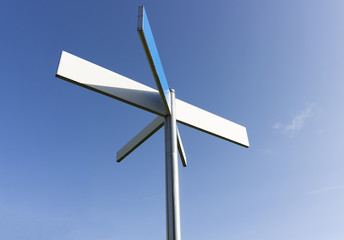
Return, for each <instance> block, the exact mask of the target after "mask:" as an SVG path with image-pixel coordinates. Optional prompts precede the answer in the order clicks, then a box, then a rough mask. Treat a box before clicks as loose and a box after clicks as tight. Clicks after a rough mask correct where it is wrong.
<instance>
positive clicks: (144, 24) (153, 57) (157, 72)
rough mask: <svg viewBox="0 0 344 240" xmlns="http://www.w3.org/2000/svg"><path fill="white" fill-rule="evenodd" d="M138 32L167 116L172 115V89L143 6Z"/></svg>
mask: <svg viewBox="0 0 344 240" xmlns="http://www.w3.org/2000/svg"><path fill="white" fill-rule="evenodd" d="M137 32H138V34H139V36H140V40H141V43H142V46H143V49H144V50H145V53H146V56H147V59H148V62H149V66H150V68H151V70H152V73H153V76H154V80H155V84H156V86H157V87H158V90H159V93H160V96H161V99H162V102H163V104H164V107H165V111H166V113H167V115H169V114H171V109H170V108H171V107H170V105H171V103H170V88H169V87H168V84H167V80H166V76H165V72H164V69H163V67H162V64H161V60H160V57H159V53H158V49H157V47H156V44H155V40H154V37H153V33H152V30H151V27H150V25H149V21H148V17H147V14H146V11H145V8H144V7H143V6H140V7H139V15H138V24H137Z"/></svg>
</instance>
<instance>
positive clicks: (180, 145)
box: [177, 127, 188, 167]
mask: <svg viewBox="0 0 344 240" xmlns="http://www.w3.org/2000/svg"><path fill="white" fill-rule="evenodd" d="M177 147H178V152H179V156H180V160H181V162H182V164H183V167H186V166H187V165H188V164H187V162H186V155H185V151H184V147H183V142H182V138H181V137H180V134H179V130H178V127H177Z"/></svg>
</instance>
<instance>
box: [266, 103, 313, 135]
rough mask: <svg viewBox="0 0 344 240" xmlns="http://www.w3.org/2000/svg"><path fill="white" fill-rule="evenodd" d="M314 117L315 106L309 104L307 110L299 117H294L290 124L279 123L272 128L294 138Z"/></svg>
mask: <svg viewBox="0 0 344 240" xmlns="http://www.w3.org/2000/svg"><path fill="white" fill-rule="evenodd" d="M314 115H315V114H314V105H310V104H308V105H307V106H306V108H304V109H303V110H302V111H301V112H300V113H299V114H298V115H296V116H294V117H293V118H292V120H291V121H290V122H289V123H287V124H282V123H280V122H277V123H275V124H274V125H273V126H272V128H274V129H279V130H281V131H283V132H284V133H285V134H287V135H288V136H289V137H293V136H294V135H295V134H296V133H297V132H298V131H300V130H301V129H302V128H303V127H304V126H305V123H306V120H307V119H308V118H311V117H313V116H314Z"/></svg>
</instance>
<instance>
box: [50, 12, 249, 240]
mask: <svg viewBox="0 0 344 240" xmlns="http://www.w3.org/2000/svg"><path fill="white" fill-rule="evenodd" d="M137 31H138V33H139V36H140V39H141V42H142V45H143V48H144V50H145V53H146V56H147V59H148V62H149V65H150V67H151V70H152V73H153V76H154V79H155V83H156V85H157V87H158V91H157V90H155V89H153V88H150V87H148V86H145V85H143V84H141V83H138V82H136V81H133V80H131V79H129V78H126V77H124V76H121V75H119V74H117V73H115V72H112V71H109V70H107V69H105V68H102V67H100V66H97V65H95V64H93V63H91V62H88V61H86V60H83V59H81V58H79V57H76V56H74V55H72V54H70V53H67V52H64V51H63V52H62V54H61V58H60V63H59V66H58V70H57V73H56V76H57V77H59V78H61V79H63V80H66V81H68V82H71V83H74V84H77V85H79V86H82V87H85V88H88V89H90V90H92V91H95V92H98V93H101V94H103V95H106V96H108V97H111V98H114V99H117V100H120V101H123V102H125V103H128V104H130V105H133V106H136V107H138V108H141V109H144V110H146V111H149V112H152V113H155V114H156V115H158V116H157V117H156V118H155V119H154V120H153V121H152V122H151V123H150V124H149V125H148V126H147V127H145V128H144V129H143V130H142V131H141V132H139V133H138V134H137V135H136V136H135V137H134V138H133V139H132V140H130V141H129V142H128V143H127V144H126V145H125V146H124V147H122V148H121V149H120V150H119V151H118V152H117V162H120V161H121V160H123V159H124V158H125V157H126V156H128V155H129V154H130V153H131V152H132V151H134V150H135V149H136V148H137V147H138V146H140V145H141V144H142V143H143V142H144V141H146V140H147V139H148V138H149V137H150V136H152V135H153V134H154V133H155V132H156V131H158V130H159V129H160V128H161V127H162V126H165V151H166V209H167V211H166V212H167V216H166V218H167V239H168V240H180V239H181V234H180V208H179V175H178V154H177V149H178V152H179V156H180V158H181V161H182V164H183V166H184V167H186V165H187V163H186V157H185V153H184V148H183V145H182V141H181V138H180V135H179V131H178V129H177V124H176V122H179V123H182V124H185V125H187V126H190V127H192V128H195V129H198V130H200V131H203V132H206V133H209V134H211V135H214V136H216V137H219V138H222V139H224V140H227V141H230V142H233V143H236V144H238V145H241V146H243V147H249V142H248V137H247V133H246V128H245V127H243V126H240V125H238V124H236V123H233V122H231V121H229V120H226V119H224V118H221V117H219V116H216V115H214V114H212V113H209V112H207V111H205V110H203V109H200V108H198V107H195V106H193V105H191V104H188V103H186V102H183V101H181V100H179V99H176V98H175V92H174V90H172V89H170V88H169V87H168V84H167V80H166V77H165V73H164V70H163V67H162V64H161V61H160V57H159V54H158V50H157V48H156V45H155V41H154V37H153V34H152V31H151V28H150V25H149V22H148V18H147V14H146V11H145V9H144V7H143V6H140V7H139V15H138V26H137Z"/></svg>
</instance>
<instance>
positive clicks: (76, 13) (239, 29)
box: [0, 0, 344, 240]
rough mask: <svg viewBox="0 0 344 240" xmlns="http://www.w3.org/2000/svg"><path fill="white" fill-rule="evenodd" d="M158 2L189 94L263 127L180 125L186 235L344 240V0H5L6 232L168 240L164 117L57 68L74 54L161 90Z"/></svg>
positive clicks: (178, 75) (182, 87)
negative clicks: (156, 69)
mask: <svg viewBox="0 0 344 240" xmlns="http://www.w3.org/2000/svg"><path fill="white" fill-rule="evenodd" d="M142 4H143V5H145V7H146V11H147V14H148V17H149V20H150V25H151V27H152V31H153V34H154V37H155V41H156V44H157V47H158V50H159V54H160V58H161V60H162V64H163V66H164V70H165V74H166V77H167V81H168V83H169V86H170V87H172V88H174V89H175V91H176V97H178V98H179V99H182V100H184V101H187V102H189V103H191V104H194V105H196V106H198V107H201V108H203V109H205V110H208V111H210V112H213V113H215V114H217V115H220V116H222V117H224V118H227V119H229V120H231V121H234V122H236V123H239V124H241V125H244V126H246V127H247V131H248V134H249V139H250V144H251V147H250V148H249V149H245V148H242V147H240V146H237V145H235V144H232V143H229V142H226V141H224V140H221V139H218V138H216V137H213V136H210V135H207V134H205V133H202V132H199V131H197V130H194V129H191V128H188V127H185V126H183V125H179V130H180V133H181V136H182V139H183V143H184V148H185V151H186V155H187V158H188V164H189V165H188V167H187V168H182V167H181V165H180V196H181V199H180V200H181V230H182V238H183V239H195V240H209V239H224V240H227V239H235V240H252V239H254V240H276V239H279V240H290V239H293V240H305V239H311V240H342V239H344V227H343V226H344V144H343V142H344V141H343V135H344V126H343V123H344V111H343V105H344V104H343V103H344V67H343V66H344V31H343V25H344V14H343V9H344V2H343V1H341V0H288V1H282V0H261V1H256V0H240V1H239V0H235V1H234V0H223V1H148V0H147V1H135V0H134V1H115V0H112V1H85V0H83V1H71V0H68V1H67V0H60V1H37V0H32V1H23V0H22V1H3V2H2V3H1V7H0V29H1V40H0V42H1V44H0V52H1V54H0V72H1V86H2V92H1V94H0V110H1V115H0V116H1V117H0V239H6V240H17V239H18V240H22V239H25V240H31V239H32V240H37V239H44V240H50V239H51V240H61V239H63V240H79V239H83V240H91V239H92V240H94V239H102V240H110V239H121V240H127V239H149V240H157V239H159V240H160V239H165V231H166V225H165V178H164V172H165V170H164V133H163V131H162V130H160V131H159V132H157V133H156V134H155V135H153V136H152V137H151V138H150V139H149V140H148V141H147V142H145V143H144V144H143V145H141V146H140V148H139V149H137V150H135V151H134V152H133V153H132V154H131V155H129V156H128V157H127V158H126V159H125V160H124V161H123V162H121V163H116V162H115V154H116V152H117V150H119V149H120V148H121V147H122V146H123V145H124V144H125V143H126V142H127V141H129V140H130V139H131V138H132V137H133V136H135V135H136V133H138V132H139V131H140V130H141V129H142V128H144V127H145V126H146V125H147V124H148V123H149V122H150V121H151V120H152V119H153V118H154V115H153V114H151V113H148V112H145V111H143V110H141V109H137V108H135V107H132V106H129V105H127V104H124V103H122V102H119V101H116V100H114V99H111V98H108V97H105V96H103V95H100V94H98V93H94V92H92V91H89V90H87V89H84V88H81V87H79V86H76V85H73V84H70V83H68V82H65V81H63V80H61V79H58V78H56V77H55V73H56V69H57V65H58V61H59V57H60V54H61V51H62V50H65V51H67V52H70V53H72V54H74V55H77V56H79V57H81V58H84V59H86V60H88V61H91V62H93V63H95V64H97V65H100V66H103V67H105V68H108V69H110V70H112V71H115V72H117V73H119V74H121V75H124V76H126V77H129V78H131V79H134V80H136V81H138V82H141V83H143V84H146V85H148V86H151V87H154V88H156V87H155V83H154V79H153V77H152V74H151V72H150V68H149V65H148V61H147V59H146V57H145V53H144V50H143V48H142V46H141V43H140V39H139V36H138V34H137V32H136V24H137V8H138V6H139V5H142Z"/></svg>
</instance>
